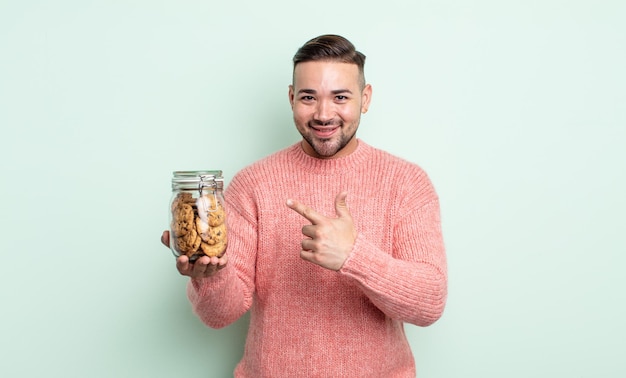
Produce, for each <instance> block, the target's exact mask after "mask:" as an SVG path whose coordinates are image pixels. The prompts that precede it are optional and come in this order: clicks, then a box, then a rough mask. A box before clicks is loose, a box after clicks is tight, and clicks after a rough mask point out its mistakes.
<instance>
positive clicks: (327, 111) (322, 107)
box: [315, 101, 334, 123]
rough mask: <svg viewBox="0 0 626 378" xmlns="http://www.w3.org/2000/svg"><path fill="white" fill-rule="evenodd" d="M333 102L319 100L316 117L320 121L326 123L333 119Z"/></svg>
mask: <svg viewBox="0 0 626 378" xmlns="http://www.w3.org/2000/svg"><path fill="white" fill-rule="evenodd" d="M333 116H334V114H333V104H332V103H329V102H328V101H319V102H318V103H317V109H316V111H315V119H316V120H317V121H319V122H320V123H326V122H328V121H331V120H332V119H333Z"/></svg>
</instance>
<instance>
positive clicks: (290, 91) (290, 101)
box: [289, 84, 294, 109]
mask: <svg viewBox="0 0 626 378" xmlns="http://www.w3.org/2000/svg"><path fill="white" fill-rule="evenodd" d="M293 100H294V92H293V84H290V85H289V105H291V109H293Z"/></svg>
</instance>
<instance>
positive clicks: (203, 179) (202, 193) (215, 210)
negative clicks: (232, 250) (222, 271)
mask: <svg viewBox="0 0 626 378" xmlns="http://www.w3.org/2000/svg"><path fill="white" fill-rule="evenodd" d="M223 188H224V178H223V177H222V171H219V170H215V171H174V172H173V176H172V197H171V199H170V217H169V220H170V249H171V250H172V252H173V253H174V256H177V257H178V256H182V255H187V256H188V257H189V260H190V261H192V262H193V261H196V260H197V259H198V258H200V257H201V256H204V255H206V256H218V257H219V256H222V255H223V254H224V252H225V251H226V245H227V230H226V212H225V210H224V193H223Z"/></svg>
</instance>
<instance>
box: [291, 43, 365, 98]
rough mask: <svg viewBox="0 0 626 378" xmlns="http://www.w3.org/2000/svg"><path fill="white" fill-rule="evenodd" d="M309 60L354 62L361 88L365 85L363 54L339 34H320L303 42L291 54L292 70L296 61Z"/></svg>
mask: <svg viewBox="0 0 626 378" xmlns="http://www.w3.org/2000/svg"><path fill="white" fill-rule="evenodd" d="M311 61H332V62H341V63H352V64H356V65H357V67H358V68H359V75H360V77H361V88H364V87H365V69H364V67H365V55H364V54H363V53H361V52H359V51H357V50H356V48H355V47H354V45H353V44H352V42H350V41H348V40H347V39H346V38H344V37H342V36H340V35H336V34H325V35H320V36H319V37H315V38H313V39H311V40H309V41H308V42H307V43H305V44H304V45H303V46H302V47H300V48H299V49H298V51H297V52H296V55H294V56H293V69H294V71H295V69H296V66H297V65H298V63H303V62H311Z"/></svg>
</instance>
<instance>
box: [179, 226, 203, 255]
mask: <svg viewBox="0 0 626 378" xmlns="http://www.w3.org/2000/svg"><path fill="white" fill-rule="evenodd" d="M174 241H175V244H174V246H175V248H176V250H177V251H179V252H180V253H181V254H185V255H187V256H190V255H192V254H194V253H196V252H197V251H198V248H199V247H200V244H201V243H202V238H200V235H199V234H198V233H197V232H196V229H195V228H192V229H190V230H189V232H188V233H187V234H185V235H182V236H178V237H176V239H175V240H174Z"/></svg>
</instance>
